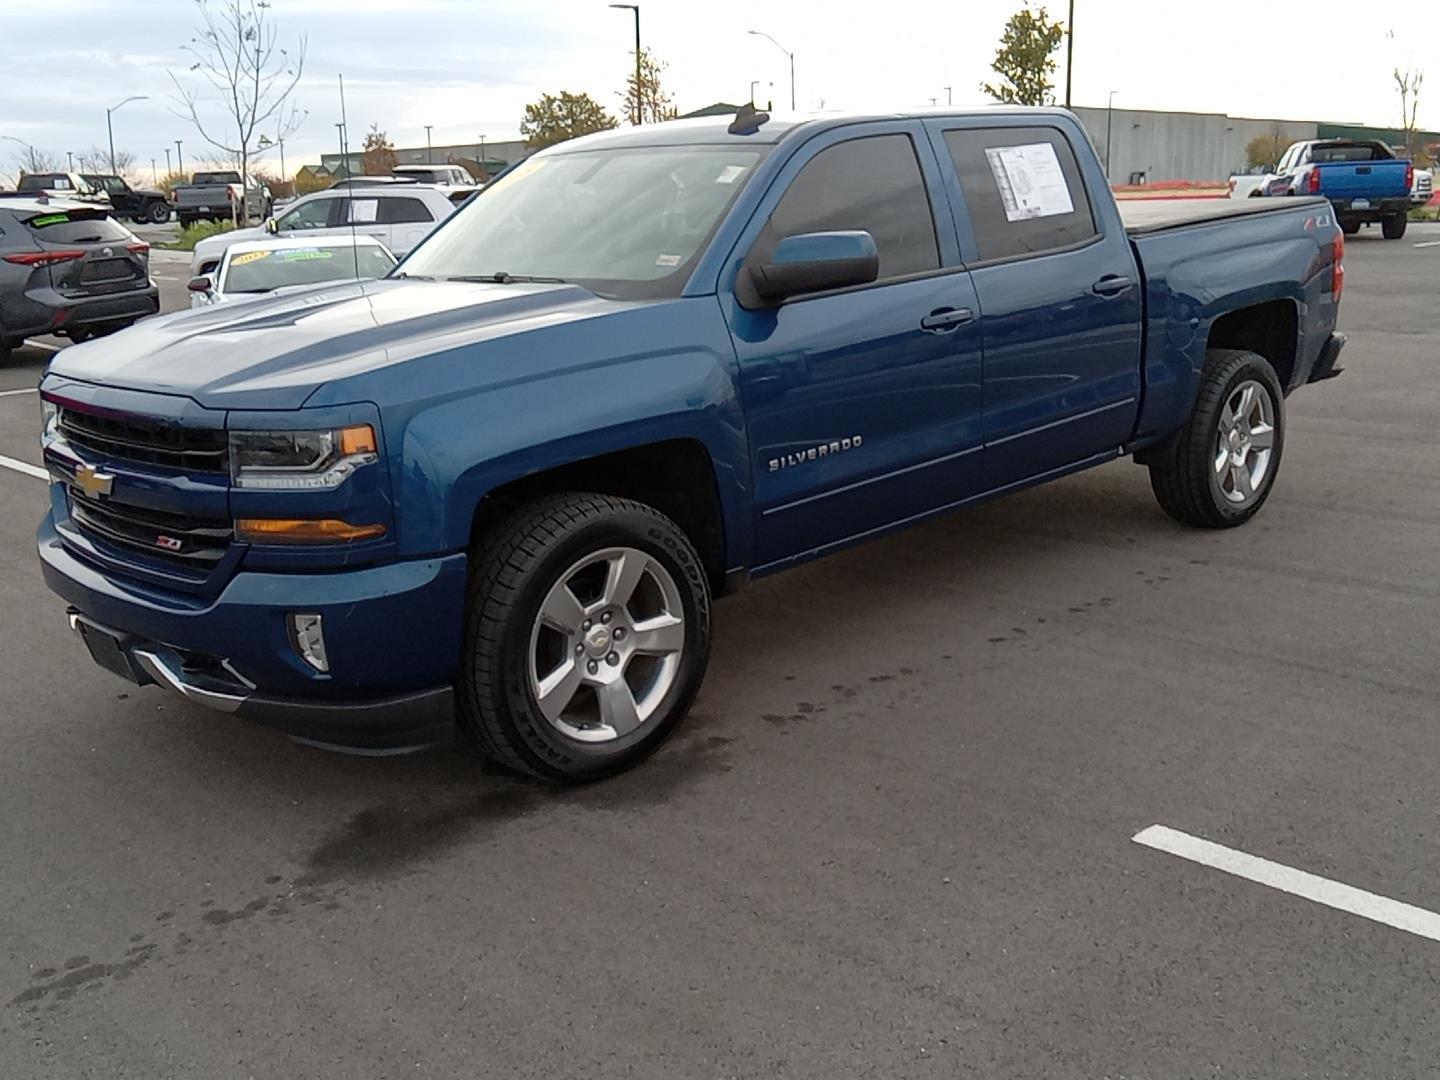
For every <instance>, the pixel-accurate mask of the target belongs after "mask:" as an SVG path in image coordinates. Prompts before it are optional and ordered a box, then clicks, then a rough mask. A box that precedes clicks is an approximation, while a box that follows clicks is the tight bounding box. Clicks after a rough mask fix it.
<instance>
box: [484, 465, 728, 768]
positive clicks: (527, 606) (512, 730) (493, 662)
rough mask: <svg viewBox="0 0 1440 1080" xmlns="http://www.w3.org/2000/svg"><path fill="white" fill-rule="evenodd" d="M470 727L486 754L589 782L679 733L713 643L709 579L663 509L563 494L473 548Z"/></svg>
mask: <svg viewBox="0 0 1440 1080" xmlns="http://www.w3.org/2000/svg"><path fill="white" fill-rule="evenodd" d="M472 560H473V563H472V565H473V570H472V572H471V580H470V590H469V599H468V612H467V620H466V633H465V645H464V652H463V654H462V656H461V663H460V671H461V675H460V680H459V682H460V693H459V703H460V704H459V710H458V716H459V720H460V724H461V727H462V728H463V729H464V730H465V731H466V732H467V733H468V734H469V735H470V736H472V737H473V738H474V739H475V741H476V742H477V743H478V744H479V746H480V749H481V751H482V752H483V753H485V754H486V755H487V756H489V757H492V758H494V759H496V760H498V761H500V762H502V763H504V764H506V765H509V766H511V767H512V768H515V769H519V770H521V771H524V772H528V773H531V774H533V775H535V776H539V777H542V778H544V779H547V780H556V781H565V782H578V781H586V780H596V779H599V778H601V777H605V776H610V775H613V774H615V773H618V772H620V771H622V770H624V769H628V768H630V767H631V766H633V765H635V764H637V763H639V762H640V761H642V760H643V759H645V758H646V757H648V756H649V755H650V754H652V753H654V752H655V750H656V749H658V748H659V747H660V745H661V744H662V743H663V742H664V741H665V740H666V739H667V738H668V737H669V736H670V735H671V734H672V733H673V732H674V730H675V728H676V727H677V726H678V725H679V723H680V721H681V720H682V719H683V718H684V716H685V713H686V712H687V711H688V709H689V707H690V703H691V701H692V700H693V699H694V697H695V694H696V692H697V691H698V690H699V688H700V682H701V680H702V679H703V678H704V675H705V668H706V665H707V663H708V662H709V655H710V585H709V580H708V578H707V576H706V572H705V568H704V565H703V564H702V563H701V561H700V557H699V556H698V555H697V554H696V552H695V548H694V546H693V545H692V544H691V543H690V540H689V538H688V537H687V536H686V535H685V534H684V532H682V531H681V530H680V528H679V527H678V526H677V525H676V524H675V523H674V522H672V521H671V520H670V519H669V518H667V517H665V516H664V515H663V514H661V513H660V512H659V511H657V510H655V509H653V508H651V507H649V506H645V505H644V504H642V503H638V502H634V501H632V500H629V499H620V498H615V497H612V496H607V495H595V494H574V493H572V494H565V495H556V496H551V497H548V498H545V499H542V500H539V501H537V502H534V503H531V504H529V505H527V506H524V507H522V508H521V509H519V510H518V511H516V512H515V513H514V514H513V515H512V516H511V517H509V518H508V519H507V520H506V521H504V522H503V523H502V524H501V525H499V526H498V527H497V528H495V529H494V530H493V531H492V533H491V535H490V536H489V537H488V538H487V539H486V540H484V541H482V542H481V543H480V544H479V545H477V547H476V549H475V550H474V551H473V552H472Z"/></svg>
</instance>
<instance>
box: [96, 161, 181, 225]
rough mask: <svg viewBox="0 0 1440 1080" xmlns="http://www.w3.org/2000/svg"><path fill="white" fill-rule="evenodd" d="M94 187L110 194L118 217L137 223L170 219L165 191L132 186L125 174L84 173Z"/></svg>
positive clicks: (160, 222)
mask: <svg viewBox="0 0 1440 1080" xmlns="http://www.w3.org/2000/svg"><path fill="white" fill-rule="evenodd" d="M81 175H82V176H84V177H85V179H86V180H87V181H88V182H89V183H90V185H91V186H92V187H95V188H98V189H99V190H101V191H104V192H106V193H107V194H109V196H110V205H111V206H112V207H113V208H114V210H115V216H116V217H128V218H129V219H130V220H131V221H133V222H135V223H136V224H137V225H139V224H143V223H144V222H149V223H150V224H151V225H163V224H165V222H167V221H169V220H170V203H169V201H168V200H167V199H166V198H165V193H164V192H163V191H151V190H149V189H148V188H132V187H131V186H130V185H129V183H128V182H127V181H126V180H125V178H124V177H123V176H116V175H114V174H113V173H82V174H81Z"/></svg>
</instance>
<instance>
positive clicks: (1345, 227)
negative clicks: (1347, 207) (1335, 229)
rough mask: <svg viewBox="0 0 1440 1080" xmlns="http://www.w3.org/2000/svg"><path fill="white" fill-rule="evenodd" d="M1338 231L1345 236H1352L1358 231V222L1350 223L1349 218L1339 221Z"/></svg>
mask: <svg viewBox="0 0 1440 1080" xmlns="http://www.w3.org/2000/svg"><path fill="white" fill-rule="evenodd" d="M1340 231H1341V232H1343V233H1344V234H1345V235H1346V236H1354V235H1355V234H1356V233H1358V232H1359V231H1360V222H1358V221H1352V220H1351V219H1349V218H1341V219H1340Z"/></svg>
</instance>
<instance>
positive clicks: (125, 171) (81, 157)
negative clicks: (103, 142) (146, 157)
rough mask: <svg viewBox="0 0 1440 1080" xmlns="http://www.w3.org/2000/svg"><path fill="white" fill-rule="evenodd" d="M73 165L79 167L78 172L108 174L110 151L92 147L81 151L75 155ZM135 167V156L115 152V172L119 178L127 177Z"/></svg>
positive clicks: (122, 151) (126, 152)
mask: <svg viewBox="0 0 1440 1080" xmlns="http://www.w3.org/2000/svg"><path fill="white" fill-rule="evenodd" d="M75 164H76V165H78V166H80V171H81V172H85V173H105V174H106V175H109V173H110V151H109V150H107V149H105V147H103V146H92V147H91V148H90V149H89V150H82V151H81V152H80V153H78V154H76V155H75ZM134 167H135V155H134V154H132V153H131V152H130V151H129V150H116V151H115V171H116V172H117V173H118V174H120V175H121V176H128V175H129V174H130V170H131V169H133V168H134Z"/></svg>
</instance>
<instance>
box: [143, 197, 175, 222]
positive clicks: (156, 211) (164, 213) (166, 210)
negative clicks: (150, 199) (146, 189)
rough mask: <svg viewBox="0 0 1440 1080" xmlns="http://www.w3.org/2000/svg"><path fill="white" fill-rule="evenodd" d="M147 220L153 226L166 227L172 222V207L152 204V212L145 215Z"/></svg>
mask: <svg viewBox="0 0 1440 1080" xmlns="http://www.w3.org/2000/svg"><path fill="white" fill-rule="evenodd" d="M145 219H146V220H147V221H149V222H150V224H151V225H164V224H165V223H166V222H168V221H169V220H170V207H169V206H168V205H166V204H165V203H163V202H156V203H151V204H150V212H149V213H148V214H146V215H145Z"/></svg>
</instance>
